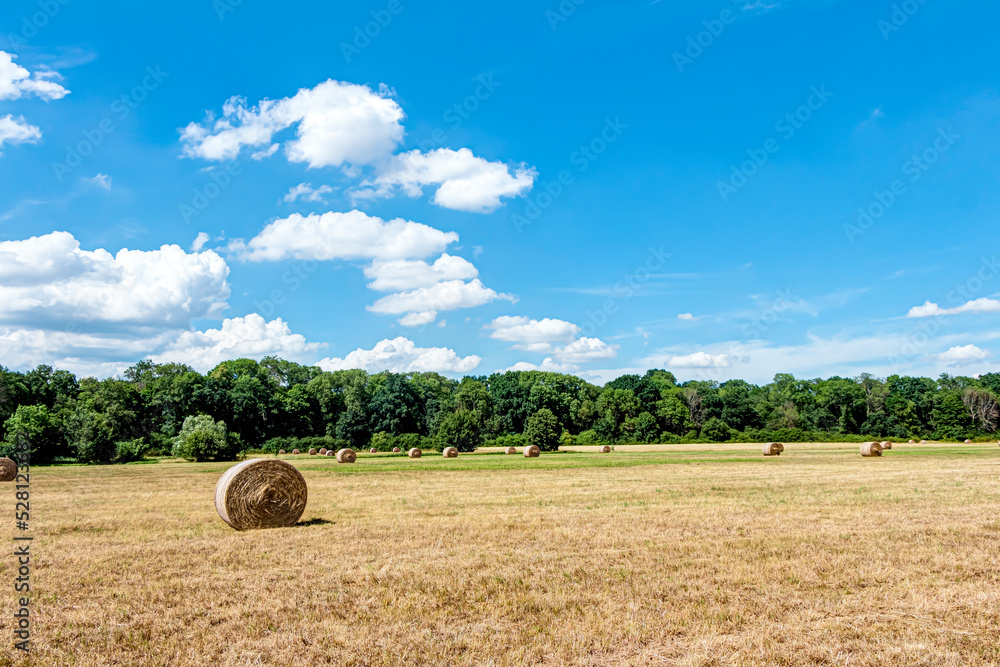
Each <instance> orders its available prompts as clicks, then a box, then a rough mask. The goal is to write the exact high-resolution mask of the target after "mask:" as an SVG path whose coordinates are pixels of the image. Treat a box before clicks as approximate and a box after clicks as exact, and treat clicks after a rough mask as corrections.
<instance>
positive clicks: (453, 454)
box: [441, 447, 458, 459]
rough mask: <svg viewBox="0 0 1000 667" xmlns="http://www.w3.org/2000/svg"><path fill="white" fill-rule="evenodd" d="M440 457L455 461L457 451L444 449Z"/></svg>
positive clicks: (449, 448) (450, 448) (452, 448)
mask: <svg viewBox="0 0 1000 667" xmlns="http://www.w3.org/2000/svg"><path fill="white" fill-rule="evenodd" d="M441 455H442V456H444V457H445V458H446V459H457V458H458V450H457V449H455V448H454V447H445V448H444V449H442V450H441Z"/></svg>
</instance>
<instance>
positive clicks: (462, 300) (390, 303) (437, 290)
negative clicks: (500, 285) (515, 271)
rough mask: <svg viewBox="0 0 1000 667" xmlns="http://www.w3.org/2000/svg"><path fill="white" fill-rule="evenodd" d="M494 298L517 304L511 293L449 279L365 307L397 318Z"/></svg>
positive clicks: (385, 297) (477, 303)
mask: <svg viewBox="0 0 1000 667" xmlns="http://www.w3.org/2000/svg"><path fill="white" fill-rule="evenodd" d="M496 299H507V300H508V301H511V302H513V301H516V299H515V298H514V297H513V296H512V295H510V294H501V293H499V292H497V291H495V290H492V289H490V288H489V287H486V286H485V285H483V283H482V282H481V281H480V280H479V279H478V278H477V279H475V280H473V281H471V282H467V283H466V282H462V281H461V280H448V281H445V282H441V283H437V284H436V285H431V286H430V287H421V288H419V289H415V290H411V291H408V292H399V293H397V294H390V295H388V296H384V297H382V298H381V299H379V300H378V301H376V302H375V303H373V304H372V305H370V306H368V310H370V311H372V312H373V313H383V314H389V315H398V314H401V313H421V312H427V311H432V310H434V311H441V310H456V309H458V308H474V307H476V306H482V305H484V304H487V303H490V302H491V301H494V300H496Z"/></svg>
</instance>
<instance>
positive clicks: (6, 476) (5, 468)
mask: <svg viewBox="0 0 1000 667" xmlns="http://www.w3.org/2000/svg"><path fill="white" fill-rule="evenodd" d="M15 479H17V464H16V463H14V461H12V460H11V459H8V458H7V457H4V458H0V482H13V481H14V480H15Z"/></svg>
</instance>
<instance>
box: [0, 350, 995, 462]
mask: <svg viewBox="0 0 1000 667" xmlns="http://www.w3.org/2000/svg"><path fill="white" fill-rule="evenodd" d="M997 396H1000V373H989V374H986V375H982V376H980V377H978V378H974V377H965V376H951V375H947V374H944V375H941V376H940V377H939V378H938V379H936V380H933V379H930V378H924V377H909V376H901V375H891V376H889V377H888V378H884V379H882V378H876V377H874V376H872V375H869V374H862V375H860V376H858V377H855V378H841V377H831V378H829V379H812V380H804V379H798V378H795V377H794V376H792V375H790V374H785V373H781V374H778V375H776V376H775V377H774V380H773V381H772V382H770V383H768V384H765V385H763V386H758V385H755V384H751V383H748V382H745V381H743V380H729V381H727V382H722V383H718V382H711V381H699V380H689V381H687V382H678V381H677V378H676V377H675V376H674V375H673V374H672V373H670V372H669V371H665V370H659V369H657V370H650V371H647V372H646V373H645V374H644V375H623V376H621V377H619V378H617V379H615V380H613V381H611V382H609V383H607V384H606V385H604V386H603V387H599V386H596V385H594V384H591V383H589V382H586V381H584V380H582V379H580V378H578V377H576V376H574V375H564V374H560V373H550V372H543V371H507V372H504V373H494V374H492V375H489V376H486V375H480V376H469V377H463V378H462V379H460V380H456V379H452V378H448V377H445V376H443V375H440V374H438V373H391V372H383V373H377V374H369V373H367V372H365V371H363V370H342V371H333V372H328V371H323V370H321V369H320V368H318V367H316V366H305V365H302V364H297V363H294V362H291V361H286V360H283V359H278V358H275V357H267V358H265V359H263V360H261V361H259V362H258V361H255V360H252V359H235V360H231V361H225V362H223V363H221V364H219V365H218V366H216V367H215V368H214V369H212V370H211V371H209V372H208V373H205V374H201V373H198V372H197V371H195V370H194V369H193V368H191V367H189V366H186V365H183V364H155V363H153V362H152V361H149V360H144V361H141V362H139V363H137V364H135V365H134V366H132V367H130V368H129V369H128V370H126V371H125V372H124V374H122V375H121V376H119V377H116V378H108V379H103V380H98V379H96V378H93V377H84V378H79V379H78V378H77V377H76V376H75V375H73V374H72V373H70V372H68V371H65V370H55V369H53V368H51V367H50V366H39V367H37V368H35V369H34V370H32V371H28V372H24V373H22V372H16V371H11V370H7V369H5V368H3V367H2V366H0V424H2V432H0V438H2V444H0V455H8V454H9V453H10V452H11V451H12V450H13V447H14V446H15V444H16V443H17V442H18V439H19V438H26V439H27V440H28V441H29V443H30V446H31V456H32V462H33V463H35V464H45V463H52V462H56V461H61V460H66V461H68V460H77V461H80V462H99V463H110V462H128V461H135V460H139V459H141V458H143V457H145V456H150V455H173V456H180V457H184V458H188V459H194V460H198V459H231V458H235V457H237V456H239V455H240V454H241V453H244V452H276V451H278V450H279V449H287V450H291V449H292V448H295V447H298V448H300V449H307V448H308V447H311V446H315V447H316V448H319V447H324V446H325V447H327V448H328V449H333V448H339V447H353V448H356V449H360V448H368V447H375V448H376V449H379V450H381V451H388V450H391V449H392V448H393V447H397V446H398V447H401V448H404V449H405V448H408V447H421V448H425V449H438V448H441V447H444V446H455V447H458V449H459V450H460V451H472V450H474V449H475V448H476V447H480V446H484V445H501V446H509V445H524V444H537V445H539V446H540V447H542V448H543V449H544V450H554V449H557V448H558V447H559V446H560V445H572V444H604V443H608V444H620V443H685V442H699V441H701V442H705V441H708V442H726V441H737V440H738V441H749V442H763V441H770V440H776V441H784V442H796V441H798V442H802V441H824V440H861V439H897V440H898V439H906V438H927V439H935V440H937V439H940V440H948V439H952V440H954V439H965V438H977V437H980V438H981V437H986V436H990V435H992V434H995V432H996V430H997V425H998V419H1000V402H998V399H997Z"/></svg>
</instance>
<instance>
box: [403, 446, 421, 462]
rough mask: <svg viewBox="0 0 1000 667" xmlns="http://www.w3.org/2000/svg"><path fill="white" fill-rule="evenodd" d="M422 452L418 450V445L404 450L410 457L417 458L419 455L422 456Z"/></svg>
mask: <svg viewBox="0 0 1000 667" xmlns="http://www.w3.org/2000/svg"><path fill="white" fill-rule="evenodd" d="M423 454H424V453H423V452H422V451H420V449H419V448H418V447H414V448H413V449H411V450H410V451H408V452H406V455H407V456H409V457H410V458H411V459H419V458H420V457H421V456H423Z"/></svg>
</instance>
